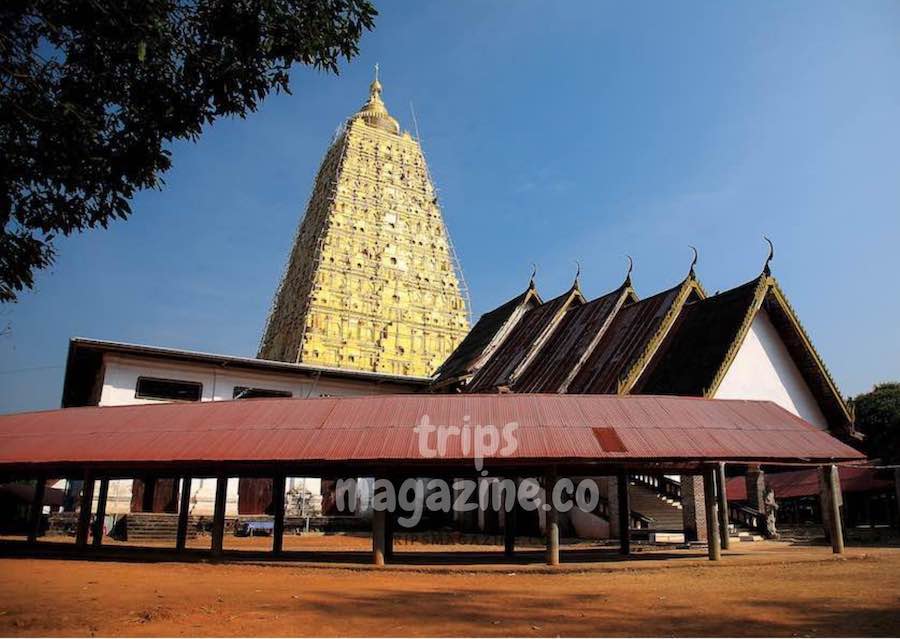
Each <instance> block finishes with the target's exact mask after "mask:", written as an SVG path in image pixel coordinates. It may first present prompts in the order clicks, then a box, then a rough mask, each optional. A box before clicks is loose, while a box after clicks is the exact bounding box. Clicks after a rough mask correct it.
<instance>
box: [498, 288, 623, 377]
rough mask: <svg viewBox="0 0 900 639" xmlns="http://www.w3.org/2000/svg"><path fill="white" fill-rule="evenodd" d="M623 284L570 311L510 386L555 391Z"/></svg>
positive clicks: (610, 311) (595, 333) (611, 310)
mask: <svg viewBox="0 0 900 639" xmlns="http://www.w3.org/2000/svg"><path fill="white" fill-rule="evenodd" d="M625 295H628V291H627V289H626V288H625V287H621V288H619V289H616V290H615V291H613V292H611V293H607V294H606V295H603V296H602V297H598V298H597V299H595V300H591V301H590V302H587V303H586V304H582V305H581V306H578V307H576V308H573V309H571V310H569V311H568V312H567V313H566V315H565V317H563V319H562V321H561V322H560V323H559V326H557V327H556V329H555V330H554V331H553V334H552V335H551V336H550V338H549V339H548V340H547V342H546V343H545V344H544V346H543V347H542V348H541V350H540V352H539V353H538V354H537V355H536V356H535V358H534V359H533V360H532V362H531V363H530V364H529V365H528V368H526V369H525V371H524V372H523V373H522V374H521V375H520V376H519V378H518V379H517V380H516V381H515V383H514V384H513V385H512V389H513V390H514V391H515V392H517V393H556V392H559V390H560V388H561V387H562V385H563V383H564V382H565V381H566V379H568V377H569V375H570V374H571V373H572V369H573V367H574V366H576V365H577V364H578V362H579V361H581V358H582V357H583V356H584V354H585V353H586V352H587V350H588V348H589V347H590V345H591V343H592V342H593V341H594V340H595V338H596V337H597V336H598V333H599V331H601V330H602V329H603V327H604V326H605V325H606V324H607V322H608V321H609V320H610V316H611V315H612V314H613V313H614V312H615V310H616V308H617V307H618V305H619V302H620V300H621V299H622V297H623V296H625Z"/></svg>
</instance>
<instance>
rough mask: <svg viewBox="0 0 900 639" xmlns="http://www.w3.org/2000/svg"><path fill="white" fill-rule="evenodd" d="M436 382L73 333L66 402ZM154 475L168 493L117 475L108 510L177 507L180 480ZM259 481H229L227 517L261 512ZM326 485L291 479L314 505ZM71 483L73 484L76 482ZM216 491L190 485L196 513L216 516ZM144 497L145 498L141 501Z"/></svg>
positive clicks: (408, 388) (209, 485)
mask: <svg viewBox="0 0 900 639" xmlns="http://www.w3.org/2000/svg"><path fill="white" fill-rule="evenodd" d="M429 381H430V380H429V379H428V378H418V377H406V376H395V375H387V374H382V373H372V372H366V371H355V370H344V369H335V368H328V367H323V366H312V365H308V364H291V363H286V362H274V361H268V360H260V359H256V358H250V357H234V356H228V355H216V354H212V353H202V352H196V351H188V350H180V349H174V348H160V347H155V346H145V345H140V344H126V343H122V342H111V341H103V340H95V339H86V338H81V337H74V338H72V339H71V340H70V342H69V354H68V359H67V362H66V373H65V381H64V384H63V398H62V406H63V408H70V407H76V406H121V405H125V404H151V403H156V402H198V401H202V402H210V401H240V400H241V399H245V398H259V397H296V398H308V397H345V396H352V395H375V394H383V393H412V392H417V391H419V390H421V389H422V388H424V387H425V386H427V384H428V383H429ZM147 479H149V480H152V483H153V486H154V488H156V489H158V490H159V491H163V492H165V493H166V494H165V495H163V496H162V498H160V497H161V495H160V494H156V496H155V498H154V495H153V494H152V493H153V492H155V491H153V489H151V491H149V492H148V494H144V482H143V481H141V480H137V481H132V480H116V481H111V482H110V485H109V497H108V503H107V513H108V514H110V515H121V514H126V513H129V512H131V511H132V510H152V511H166V510H169V511H173V512H174V510H173V507H174V505H175V503H177V494H178V485H177V481H173V480H169V479H165V478H159V479H158V480H157V479H156V478H147ZM258 481H259V480H253V479H248V480H242V481H241V483H240V486H239V481H238V480H237V479H231V480H229V482H228V491H227V508H226V514H227V515H228V516H231V517H233V516H237V515H239V514H259V513H260V512H261V509H260V507H259V505H258V504H257V503H255V501H254V499H253V497H252V493H254V492H258V491H257V487H258V486H254V483H253V482H258ZM321 483H322V482H321V479H320V478H318V477H292V478H288V481H287V488H288V495H289V496H291V495H294V496H296V498H297V499H298V500H299V499H303V500H308V501H309V503H310V504H311V505H312V506H313V507H315V506H316V505H317V504H318V503H319V502H321V493H322V490H321ZM72 484H73V488H74V484H75V482H72ZM215 490H216V481H215V479H195V480H194V481H193V483H192V487H191V491H192V493H193V494H192V495H191V513H192V514H194V515H212V512H213V502H214V499H215ZM242 491H243V492H244V493H245V498H244V499H243V500H241V499H240V493H241V492H242ZM148 497H149V499H146V498H148ZM141 501H144V503H138V502H141ZM289 501H290V498H289ZM241 505H243V508H241V507H240V506H241ZM264 507H265V506H263V507H262V508H264Z"/></svg>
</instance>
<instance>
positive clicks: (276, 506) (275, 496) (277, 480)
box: [272, 473, 285, 555]
mask: <svg viewBox="0 0 900 639" xmlns="http://www.w3.org/2000/svg"><path fill="white" fill-rule="evenodd" d="M284 482H285V477H284V473H278V474H276V475H275V476H274V477H272V515H273V521H272V553H273V554H276V555H277V554H279V553H280V552H282V551H283V550H284Z"/></svg>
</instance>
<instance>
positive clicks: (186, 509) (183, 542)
mask: <svg viewBox="0 0 900 639" xmlns="http://www.w3.org/2000/svg"><path fill="white" fill-rule="evenodd" d="M190 514H191V478H190V476H189V475H186V476H184V477H183V478H182V479H181V499H179V501H178V532H177V533H176V535H175V550H177V551H179V552H181V551H182V550H184V549H185V547H186V546H187V536H188V521H189V520H188V517H189V516H190Z"/></svg>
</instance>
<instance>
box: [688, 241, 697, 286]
mask: <svg viewBox="0 0 900 639" xmlns="http://www.w3.org/2000/svg"><path fill="white" fill-rule="evenodd" d="M688 246H690V245H688ZM690 248H691V250H692V251H693V252H694V259H692V260H691V270H690V271H689V272H688V277H690V278H692V279H693V278H696V277H697V273H696V272H695V271H694V267H695V266H697V258H698V257H699V253H697V247H695V246H691V247H690Z"/></svg>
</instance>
